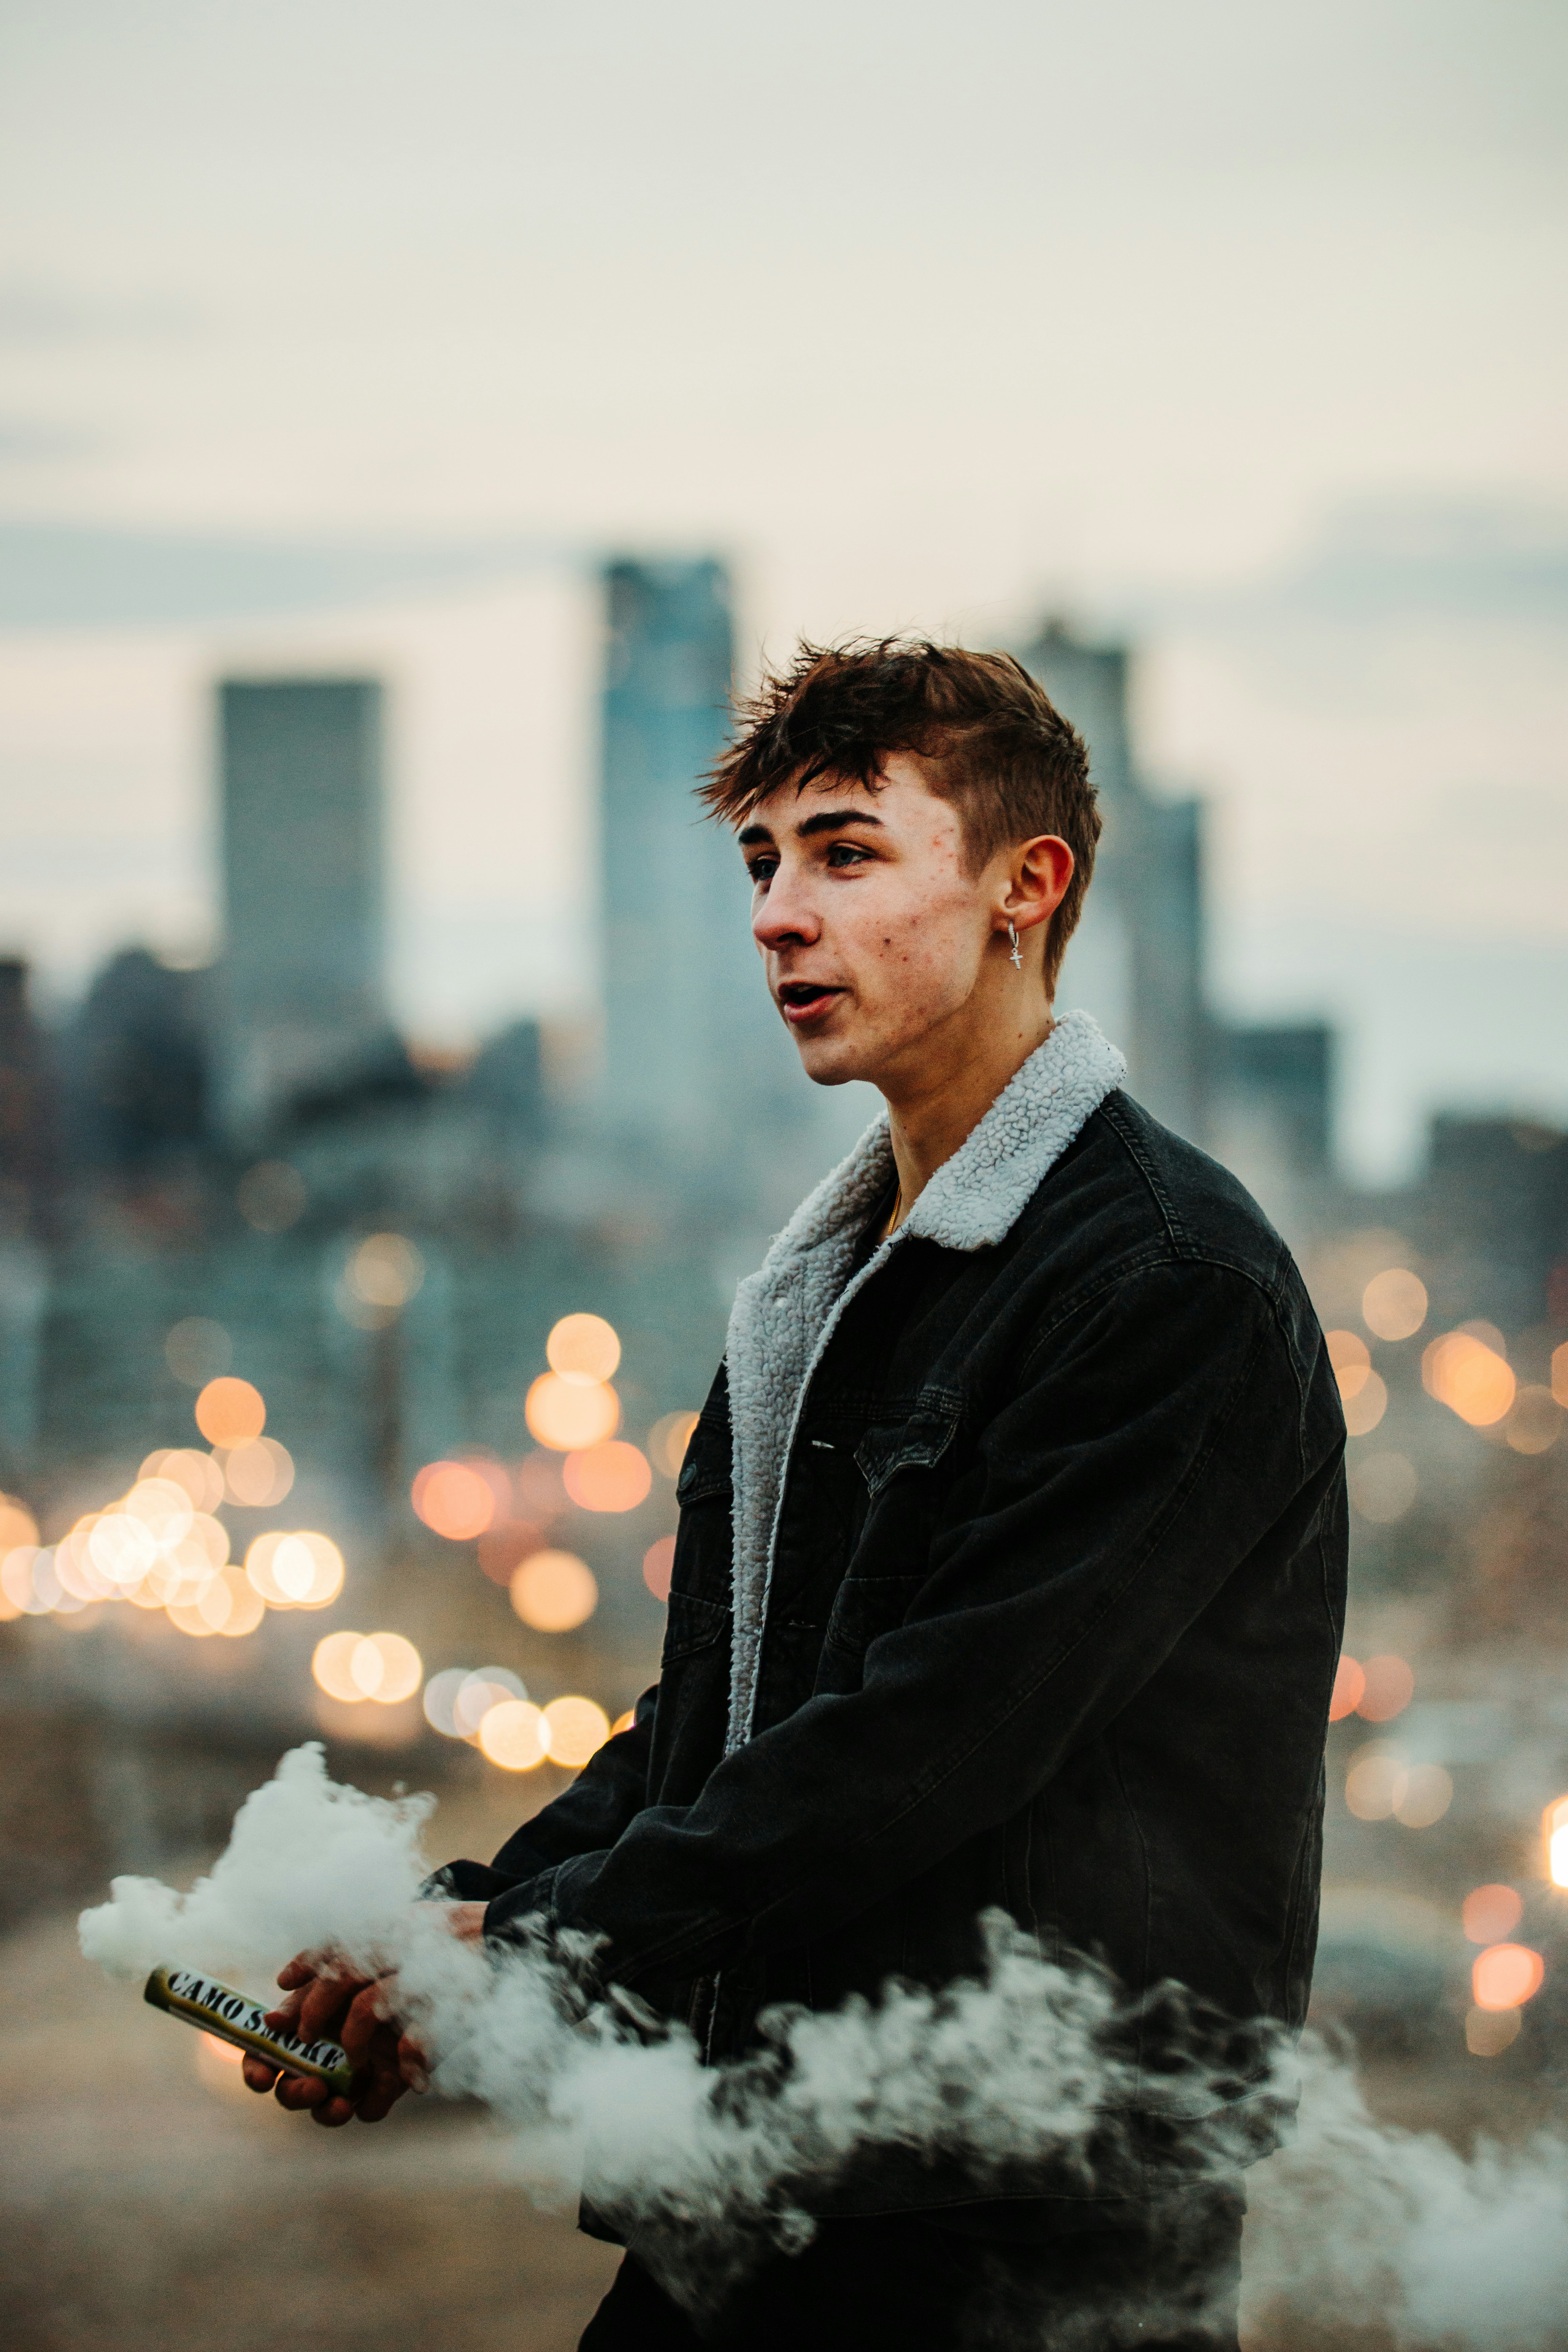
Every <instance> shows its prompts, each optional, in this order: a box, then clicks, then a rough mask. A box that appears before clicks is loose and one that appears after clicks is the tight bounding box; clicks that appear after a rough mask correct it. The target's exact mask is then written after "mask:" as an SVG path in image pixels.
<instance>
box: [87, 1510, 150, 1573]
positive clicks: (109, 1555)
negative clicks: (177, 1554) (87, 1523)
mask: <svg viewBox="0 0 1568 2352" xmlns="http://www.w3.org/2000/svg"><path fill="white" fill-rule="evenodd" d="M88 1551H89V1555H90V1556H91V1559H92V1563H93V1566H94V1567H95V1568H96V1569H97V1570H99V1572H100V1575H102V1576H106V1577H107V1578H108V1579H109V1581H110V1584H112V1585H115V1586H116V1587H118V1588H120V1589H121V1590H124V1589H126V1588H127V1587H129V1586H131V1585H133V1584H140V1583H141V1581H142V1578H143V1577H144V1576H145V1575H146V1573H147V1570H149V1569H150V1568H151V1567H152V1565H153V1560H154V1559H156V1558H157V1556H158V1547H157V1545H156V1544H155V1543H154V1541H153V1533H152V1530H151V1528H146V1527H144V1526H143V1525H142V1521H141V1520H140V1519H133V1518H131V1517H128V1516H127V1514H126V1513H125V1512H123V1511H103V1512H100V1514H99V1516H98V1518H97V1520H96V1522H95V1524H94V1526H93V1528H92V1531H91V1533H90V1534H89V1537H88Z"/></svg>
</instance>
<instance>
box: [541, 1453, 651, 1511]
mask: <svg viewBox="0 0 1568 2352" xmlns="http://www.w3.org/2000/svg"><path fill="white" fill-rule="evenodd" d="M561 1475H562V1478H563V1482H564V1484H565V1487H566V1492H567V1493H568V1495H569V1496H571V1497H572V1500H573V1501H574V1503H575V1504H576V1505H577V1507H578V1509H579V1510H584V1511H635V1510H636V1508H637V1505H638V1504H639V1503H641V1502H645V1501H646V1500H647V1495H648V1490H649V1488H650V1487H651V1486H652V1485H653V1472H652V1470H651V1469H650V1468H649V1467H648V1464H647V1456H646V1455H644V1454H640V1453H639V1452H638V1450H637V1447H636V1446H635V1445H628V1444H626V1440H625V1439H624V1438H620V1437H612V1438H607V1439H606V1440H605V1444H603V1445H590V1446H589V1447H587V1448H586V1450H585V1451H584V1452H583V1453H580V1454H568V1455H567V1456H566V1459H565V1461H564V1462H563V1464H562V1465H561Z"/></svg>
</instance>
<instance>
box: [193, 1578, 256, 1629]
mask: <svg viewBox="0 0 1568 2352" xmlns="http://www.w3.org/2000/svg"><path fill="white" fill-rule="evenodd" d="M192 1606H193V1607H194V1608H195V1612H196V1614H197V1616H198V1617H200V1618H202V1619H204V1620H205V1622H206V1623H207V1624H208V1625H210V1626H211V1627H212V1630H213V1632H214V1633H226V1634H227V1635H228V1636H229V1638H230V1639H231V1640H233V1639H236V1638H237V1637H238V1636H239V1635H240V1634H243V1633H254V1632H255V1631H256V1628H257V1627H258V1625H259V1624H260V1622H261V1620H262V1618H263V1617H264V1616H265V1615H266V1613H267V1604H266V1602H265V1601H263V1600H262V1598H261V1595H260V1593H259V1592H258V1591H257V1590H256V1587H255V1586H254V1585H253V1584H252V1583H251V1582H250V1580H248V1578H247V1576H246V1574H245V1571H244V1570H243V1569H239V1568H220V1569H219V1570H218V1572H217V1574H216V1576H215V1577H214V1578H213V1579H212V1580H211V1582H210V1583H208V1584H207V1585H205V1587H204V1588H203V1590H202V1592H201V1594H200V1597H199V1598H198V1599H197V1600H196V1601H195V1602H194V1603H193V1604H192Z"/></svg>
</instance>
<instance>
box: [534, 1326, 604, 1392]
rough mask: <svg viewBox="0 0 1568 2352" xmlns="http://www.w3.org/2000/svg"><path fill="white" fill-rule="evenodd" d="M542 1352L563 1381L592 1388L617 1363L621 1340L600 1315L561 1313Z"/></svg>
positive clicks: (553, 1370)
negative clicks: (575, 1382)
mask: <svg viewBox="0 0 1568 2352" xmlns="http://www.w3.org/2000/svg"><path fill="white" fill-rule="evenodd" d="M544 1354H545V1360H546V1361H547V1362H548V1364H549V1366H550V1369H551V1370H552V1372H558V1373H559V1374H560V1376H561V1378H562V1379H563V1381H581V1382H582V1383H583V1384H584V1386H586V1387H595V1386H597V1384H598V1383H599V1382H600V1381H607V1380H608V1379H609V1378H610V1376H611V1374H612V1373H613V1372H614V1371H615V1369H616V1365H617V1364H618V1363H619V1362H620V1360H621V1343H620V1340H619V1339H617V1337H616V1330H615V1326H614V1325H613V1324H610V1323H606V1322H605V1318H604V1317H603V1316H602V1315H563V1317H562V1318H561V1320H560V1322H559V1323H557V1324H556V1325H555V1327H554V1328H553V1330H552V1332H551V1334H550V1337H549V1339H547V1340H546V1341H545V1343H544Z"/></svg>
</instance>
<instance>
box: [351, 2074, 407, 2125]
mask: <svg viewBox="0 0 1568 2352" xmlns="http://www.w3.org/2000/svg"><path fill="white" fill-rule="evenodd" d="M407 2088H408V2085H407V2084H406V2083H405V2082H404V2081H402V2080H401V2078H400V2077H399V2076H398V2075H396V2074H382V2073H380V2072H379V2071H378V2072H377V2073H375V2074H373V2075H372V2076H371V2077H370V2079H369V2081H368V2082H367V2083H366V2084H365V2086H364V2088H363V2091H362V2092H361V2093H360V2095H359V2096H358V2097H357V2099H356V2100H355V2101H354V2112H355V2114H356V2115H357V2116H359V2119H360V2121H361V2123H362V2124H378V2123H380V2122H381V2120H382V2118H383V2116H387V2115H390V2114H391V2112H392V2110H393V2108H394V2107H395V2105H397V2102H398V2100H399V2099H401V2098H402V2096H403V2095H404V2093H405V2091H406V2090H407Z"/></svg>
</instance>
